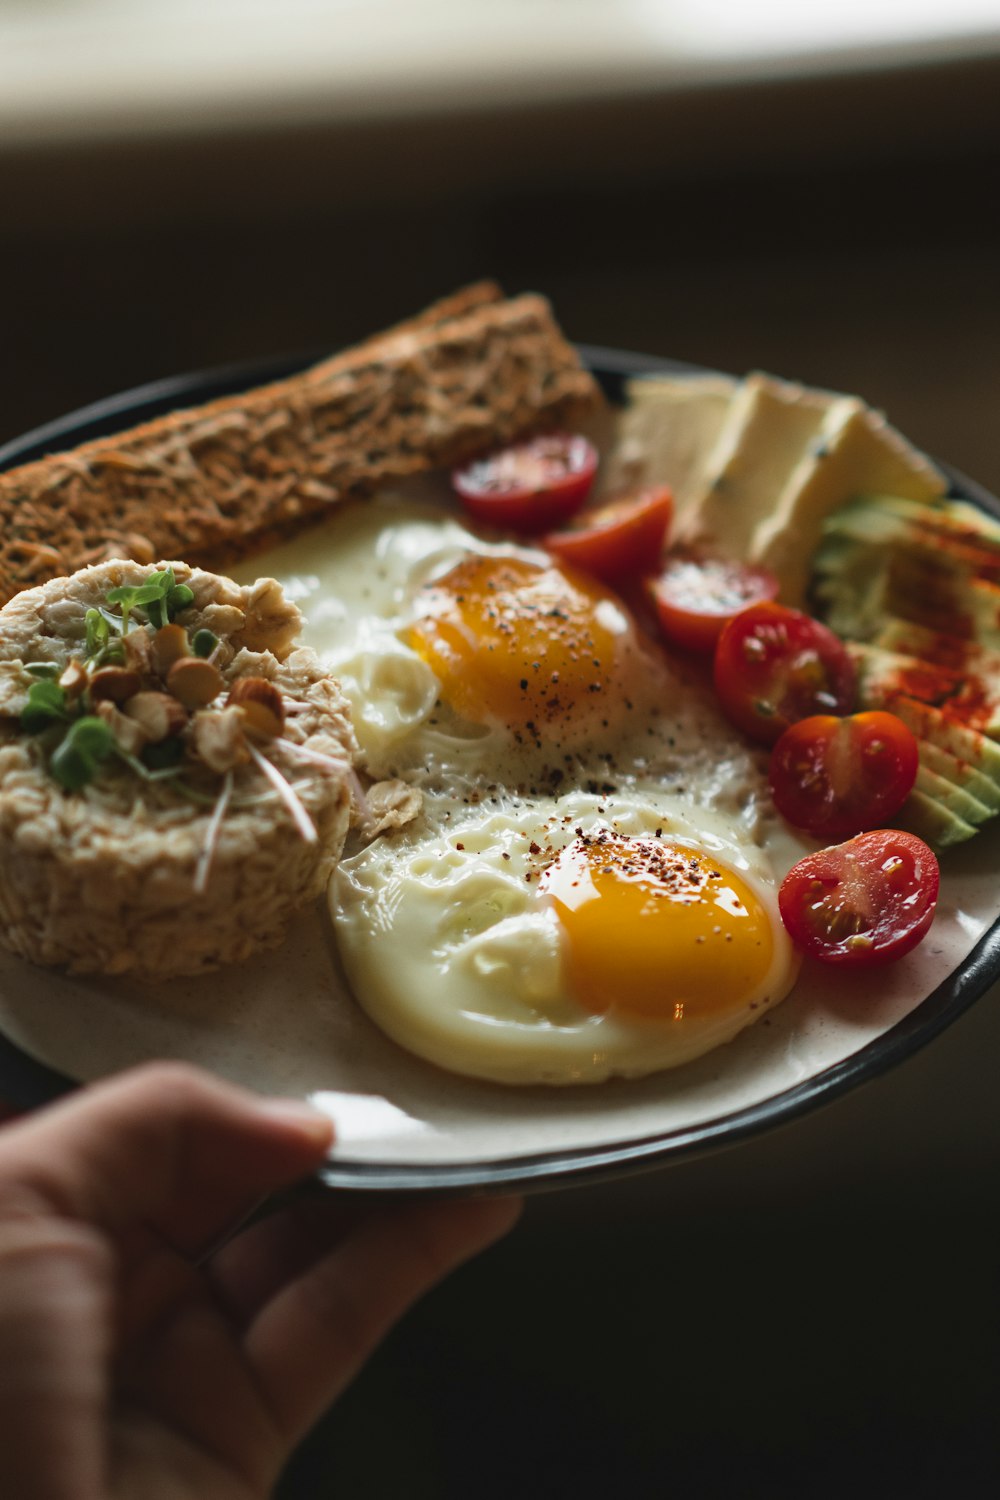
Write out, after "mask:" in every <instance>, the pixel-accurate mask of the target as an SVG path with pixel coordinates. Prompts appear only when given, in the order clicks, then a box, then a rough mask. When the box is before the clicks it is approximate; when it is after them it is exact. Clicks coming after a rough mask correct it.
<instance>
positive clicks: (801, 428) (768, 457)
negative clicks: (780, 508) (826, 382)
mask: <svg viewBox="0 0 1000 1500" xmlns="http://www.w3.org/2000/svg"><path fill="white" fill-rule="evenodd" d="M842 399H843V398H842V397H838V396H835V395H832V394H831V393H830V392H827V391H819V390H811V389H809V388H808V387H806V386H802V385H797V384H795V383H794V382H792V381H788V380H776V379H774V378H773V377H771V376H769V375H763V374H759V373H758V374H753V375H748V376H747V378H746V379H745V380H744V381H743V382H742V384H741V385H740V387H739V389H738V390H737V391H736V392H735V394H734V396H733V399H732V401H731V402H730V404H729V409H728V411H727V413H726V419H725V422H724V423H723V425H722V428H721V429H720V432H719V436H718V439H717V441H716V444H715V447H714V449H713V450H712V452H711V454H710V455H709V458H708V461H707V463H706V465H705V469H704V474H703V479H702V488H701V492H700V494H698V496H697V497H696V499H695V501H694V503H693V504H692V505H691V507H690V509H689V510H688V512H687V515H686V516H685V518H684V523H683V525H682V526H679V527H678V528H677V530H676V533H675V534H676V535H677V537H678V540H682V541H686V542H691V543H695V544H701V545H704V546H705V547H707V548H709V549H710V550H712V551H713V552H716V553H721V554H722V555H724V556H726V557H734V558H747V557H748V556H749V555H750V548H751V545H752V542H753V538H754V536H755V534H756V532H757V529H758V528H759V527H760V525H761V524H762V523H763V522H764V521H765V520H766V519H767V518H768V517H769V516H770V515H771V513H772V511H773V509H774V506H775V504H776V502H777V500H778V497H779V495H781V494H782V493H783V491H784V489H785V487H786V485H787V483H788V480H789V477H790V476H791V475H792V474H793V473H794V472H795V471H796V469H797V467H798V465H799V464H800V463H801V462H802V460H803V458H804V457H805V456H806V455H807V454H808V452H809V449H810V446H811V445H812V443H814V442H815V441H816V440H817V438H818V437H819V434H820V433H821V431H822V428H823V424H824V422H825V420H826V419H827V416H828V414H829V412H830V410H831V408H832V407H834V406H836V404H837V402H838V401H840V400H842Z"/></svg>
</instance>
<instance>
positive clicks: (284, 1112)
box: [257, 1099, 333, 1146]
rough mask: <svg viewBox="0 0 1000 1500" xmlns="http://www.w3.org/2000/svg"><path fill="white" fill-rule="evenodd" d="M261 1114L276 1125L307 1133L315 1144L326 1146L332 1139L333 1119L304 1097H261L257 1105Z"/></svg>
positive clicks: (303, 1133) (302, 1133)
mask: <svg viewBox="0 0 1000 1500" xmlns="http://www.w3.org/2000/svg"><path fill="white" fill-rule="evenodd" d="M257 1108H258V1111H259V1113H260V1114H262V1115H266V1117H267V1118H268V1119H269V1120H273V1121H274V1123H275V1124H276V1125H283V1126H285V1127H286V1129H289V1130H296V1131H298V1133H299V1134H300V1135H307V1136H309V1138H310V1139H311V1140H313V1141H315V1142H316V1144H317V1145H323V1146H328V1145H329V1144H330V1142H331V1141H332V1140H333V1121H332V1120H331V1119H330V1116H329V1115H324V1114H321V1112H320V1111H319V1110H318V1109H314V1108H313V1107H312V1105H311V1104H307V1103H306V1102H305V1100H304V1099H262V1100H261V1101H260V1103H259V1104H258V1106H257Z"/></svg>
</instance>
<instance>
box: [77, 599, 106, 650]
mask: <svg viewBox="0 0 1000 1500" xmlns="http://www.w3.org/2000/svg"><path fill="white" fill-rule="evenodd" d="M83 618H84V623H85V625H86V627H87V655H88V656H96V655H97V653H98V651H100V650H101V649H102V648H103V647H104V646H106V645H107V644H108V640H109V638H110V636H111V626H110V625H109V624H108V622H107V620H106V619H105V617H104V615H102V614H101V611H100V610H99V609H88V610H87V613H86V614H85V615H84V617H83Z"/></svg>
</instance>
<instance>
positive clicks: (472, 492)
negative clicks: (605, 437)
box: [451, 432, 597, 536]
mask: <svg viewBox="0 0 1000 1500" xmlns="http://www.w3.org/2000/svg"><path fill="white" fill-rule="evenodd" d="M596 472H597V450H596V448H595V447H594V445H593V444H592V443H590V442H588V441H587V439H586V438H585V437H581V436H579V434H577V435H573V434H570V433H565V432H549V433H544V434H542V436H540V437H533V438H528V439H527V440H526V441H525V442H523V443H514V444H513V445H512V446H511V447H509V448H501V449H499V450H498V451H497V452H496V453H490V454H488V455H487V457H486V458H476V459H473V460H472V462H471V463H467V464H464V465H463V466H462V467H461V468H460V469H455V470H454V471H453V473H452V476H451V483H452V487H453V488H454V490H455V492H456V494H457V495H458V496H459V498H460V500H461V501H462V503H463V505H464V506H465V507H466V509H467V510H468V511H469V513H470V514H471V515H473V516H475V517H476V520H477V521H482V522H483V523H484V524H485V525H487V526H499V527H502V528H503V529H505V530H508V531H520V532H525V533H528V534H530V535H532V536H535V535H538V534H539V533H540V532H544V531H550V530H551V529H552V528H553V527H554V526H559V525H561V524H562V523H563V522H564V521H568V520H569V518H570V516H573V515H575V514H576V512H577V511H578V510H579V509H580V506H581V505H582V504H583V502H584V501H585V500H586V498H587V495H588V493H589V491H590V486H591V485H592V484H593V482H594V475H595V474H596Z"/></svg>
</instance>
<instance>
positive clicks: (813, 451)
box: [747, 396, 948, 607]
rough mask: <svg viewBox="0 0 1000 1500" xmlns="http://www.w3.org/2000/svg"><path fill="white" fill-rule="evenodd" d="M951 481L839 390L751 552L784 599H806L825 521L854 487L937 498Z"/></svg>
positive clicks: (876, 415)
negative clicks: (774, 576) (775, 581)
mask: <svg viewBox="0 0 1000 1500" xmlns="http://www.w3.org/2000/svg"><path fill="white" fill-rule="evenodd" d="M947 488H948V481H947V479H946V478H945V476H944V474H942V473H941V471H940V470H939V469H937V468H936V467H935V466H934V464H932V463H931V461H930V459H928V458H926V457H925V456H924V454H922V453H918V452H917V450H916V449H915V448H914V447H913V446H912V445H911V444H910V443H908V442H907V440H906V439H905V438H904V437H903V436H902V434H901V433H899V432H897V431H896V430H895V428H893V427H890V426H889V424H888V422H887V421H886V419H885V417H884V416H883V415H882V413H881V412H877V411H872V410H871V408H870V407H867V406H865V405H864V404H863V402H861V401H858V400H856V399H855V398H854V397H849V396H845V397H841V398H840V399H839V400H838V401H837V402H835V403H834V404H833V405H832V406H831V408H830V410H829V412H828V414H827V417H826V420H825V421H824V424H823V428H822V430H821V432H820V434H819V435H818V441H817V442H816V443H815V444H813V445H812V447H811V448H810V451H809V452H808V453H806V454H805V455H804V456H803V457H802V459H801V460H800V462H799V463H798V465H797V466H796V468H795V469H794V471H793V472H792V473H791V475H790V476H789V478H788V482H787V484H786V485H785V487H784V489H783V490H782V492H781V494H780V495H779V496H778V497H777V501H776V503H775V505H774V507H773V510H772V511H771V513H770V514H769V515H768V516H767V517H765V518H762V519H761V522H760V525H759V526H758V527H757V529H756V531H755V532H754V535H753V537H752V539H751V542H750V545H749V547H748V549H747V556H748V557H749V559H750V560H751V561H753V562H756V563H760V564H762V565H763V566H764V567H767V568H770V569H771V571H772V572H773V573H776V574H777V576H778V579H779V581H780V584H781V592H780V595H779V597H780V598H781V600H782V601H783V603H785V604H791V605H794V606H796V607H801V605H802V603H803V601H804V599H805V593H806V587H807V584H808V582H809V575H810V569H811V564H812V556H813V553H814V552H815V550H816V547H817V546H818V544H819V539H820V532H821V530H822V526H823V521H824V519H825V518H826V516H828V515H829V514H830V512H831V511H832V510H835V509H836V508H837V506H839V505H843V504H844V503H845V502H846V501H848V500H850V499H852V498H853V497H854V496H855V495H861V494H884V495H900V496H902V497H903V498H904V499H907V500H933V499H936V498H937V497H938V496H939V495H943V494H944V493H945V492H946V491H947Z"/></svg>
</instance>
